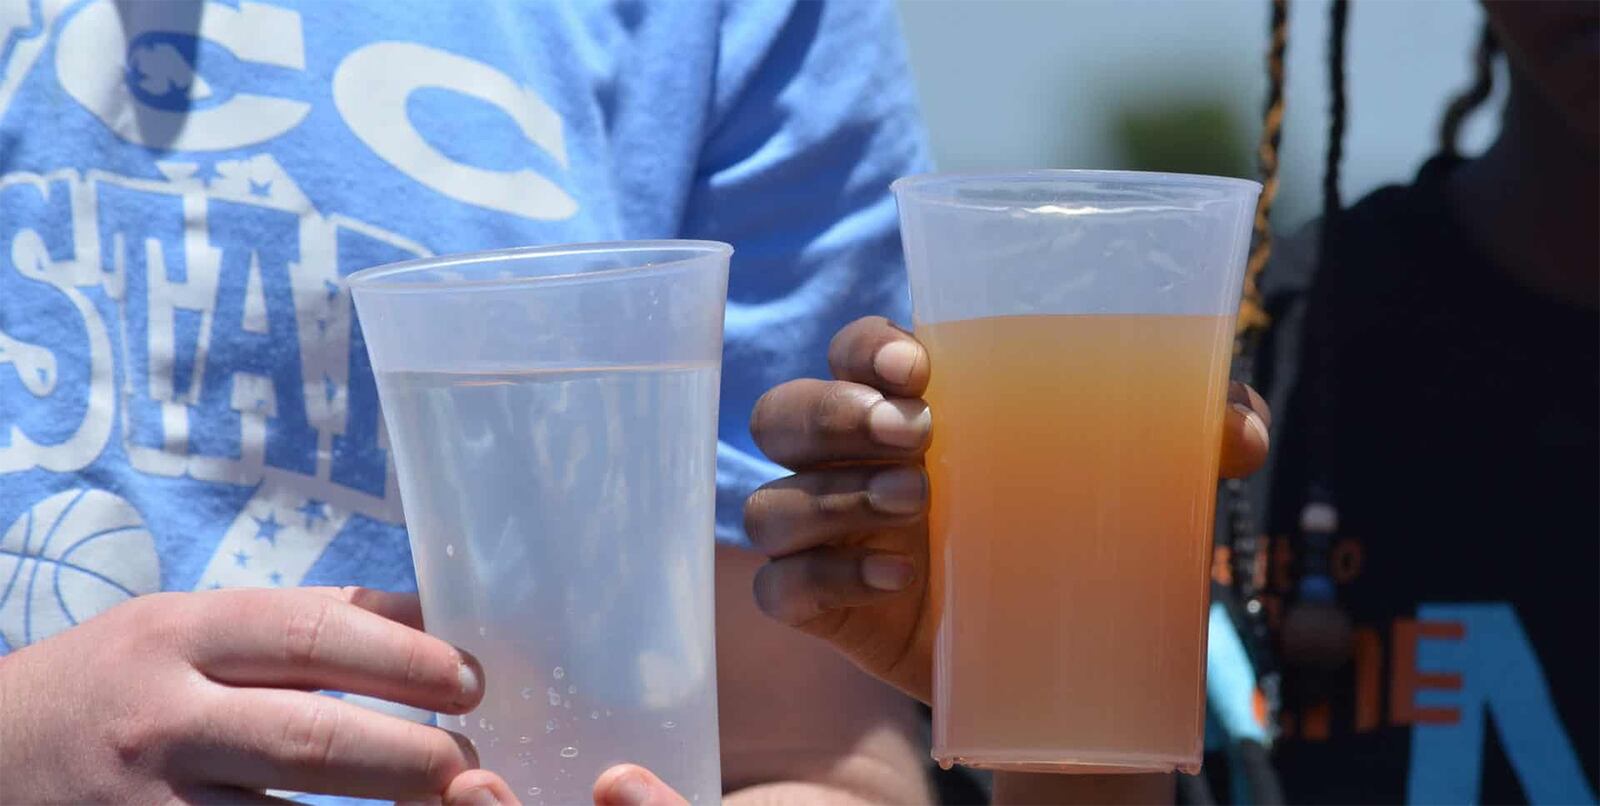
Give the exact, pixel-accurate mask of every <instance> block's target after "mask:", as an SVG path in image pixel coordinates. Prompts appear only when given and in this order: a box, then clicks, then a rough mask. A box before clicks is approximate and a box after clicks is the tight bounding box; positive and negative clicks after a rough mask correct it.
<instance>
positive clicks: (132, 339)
mask: <svg viewBox="0 0 1600 806" xmlns="http://www.w3.org/2000/svg"><path fill="white" fill-rule="evenodd" d="M69 5H70V7H71V9H72V11H71V16H70V17H67V18H64V19H63V18H62V13H63V10H64V9H66V8H68V6H69ZM185 37H189V38H191V39H194V38H197V39H198V40H202V41H200V42H199V43H198V44H193V45H188V44H184V43H185V42H186V41H189V40H186V39H185ZM52 38H54V39H55V42H54V47H55V51H56V52H55V54H54V57H53V58H51V57H50V56H49V54H45V56H44V57H43V58H41V55H40V54H41V53H42V52H43V51H45V50H46V49H47V48H48V47H50V46H51V39H52ZM200 47H204V48H222V49H224V50H226V51H228V53H229V54H230V58H231V59H233V60H235V61H236V62H237V63H238V64H239V65H240V66H241V67H242V68H243V72H242V73H241V72H239V71H237V70H235V71H234V72H233V73H231V74H230V73H228V72H227V71H223V72H221V73H218V74H208V75H210V78H211V79H212V80H209V81H208V77H207V76H205V75H202V74H203V73H205V72H206V70H205V67H206V64H207V62H206V61H205V60H203V59H202V60H200V61H198V62H197V61H196V59H197V56H196V54H197V52H198V51H196V50H195V48H200ZM337 55H338V54H335V56H337ZM0 59H3V61H0V113H3V112H4V111H5V109H6V105H7V104H9V103H12V102H13V100H14V98H15V93H16V92H17V90H18V88H19V87H20V86H21V85H22V84H23V83H24V81H25V79H26V78H27V76H28V74H29V72H30V70H31V72H32V73H33V75H34V76H35V77H36V78H44V77H48V76H41V75H40V74H41V73H45V72H46V71H49V70H51V69H52V68H53V70H54V76H53V77H50V78H53V79H54V80H51V81H34V82H29V83H28V86H29V87H30V88H33V89H30V90H29V92H30V93H32V92H35V91H36V90H37V91H43V92H46V93H49V95H47V97H46V98H45V100H46V101H47V102H50V103H63V102H65V100H66V98H67V97H70V98H71V99H72V100H73V101H76V102H77V103H78V104H79V105H81V106H82V107H84V109H86V110H87V111H88V112H90V113H92V114H93V115H94V117H95V118H97V119H98V120H100V121H101V122H103V123H104V124H105V125H106V126H107V127H109V129H110V131H111V132H114V133H115V134H116V136H117V137H119V138H121V139H122V140H124V141H127V142H129V143H135V144H141V145H151V146H155V147H159V148H160V149H162V150H163V151H164V152H165V156H164V157H157V158H155V159H156V161H154V162H151V161H148V160H150V159H151V157H150V156H149V152H144V151H136V150H134V149H132V148H127V149H120V150H116V151H115V153H114V158H112V157H107V158H106V160H105V161H104V162H103V163H102V162H101V161H100V155H103V154H105V150H104V149H105V146H103V145H102V146H99V147H98V149H97V148H88V147H85V148H80V149H79V150H78V152H77V153H80V154H82V155H83V157H82V158H83V159H86V160H91V162H89V163H88V164H87V165H86V166H85V167H82V168H77V169H74V168H66V169H61V170H54V171H51V172H49V173H31V172H27V171H22V170H16V169H15V168H13V169H12V172H11V173H7V174H4V175H0V211H3V215H0V474H6V473H22V472H25V471H46V472H51V473H76V472H81V471H87V472H88V473H87V474H86V475H84V476H81V477H79V478H78V479H76V480H74V481H73V482H72V483H73V484H74V489H73V490H71V491H69V492H68V493H55V492H54V491H55V490H59V489H61V487H60V486H59V485H57V486H53V487H50V492H49V493H40V494H39V495H41V496H43V500H39V501H31V502H27V503H28V504H29V505H31V509H30V510H27V511H24V512H22V513H20V514H18V515H16V516H14V517H15V519H14V521H13V523H11V524H10V527H9V529H10V531H8V532H6V533H5V534H6V537H5V542H4V543H0V560H3V562H0V591H4V594H3V595H0V638H3V639H4V642H5V645H4V646H0V652H3V651H5V650H6V649H17V648H20V647H21V646H23V645H26V644H28V643H31V642H32V641H36V640H38V639H39V638H40V637H41V636H42V635H44V634H47V633H48V632H50V631H54V630H57V629H61V628H62V627H64V626H70V625H71V624H72V623H76V622H77V621H81V620H83V619H84V618H87V617H89V616H91V615H93V614H94V613H96V612H99V610H102V609H104V608H105V607H109V606H111V605H113V604H115V603H116V602H118V601H121V599H123V598H127V596H130V595H137V594H142V593H148V592H151V591H154V590H157V589H159V588H160V587H161V585H162V582H163V580H162V579H161V573H160V572H161V569H160V568H159V566H158V561H157V554H156V551H155V543H154V542H153V540H152V539H151V531H154V532H155V533H156V534H159V535H160V536H161V537H163V538H165V539H168V540H177V541H180V542H181V541H184V540H188V539H191V538H190V536H188V535H167V534H165V533H163V532H161V531H160V530H161V529H162V528H164V527H163V523H162V516H163V512H161V511H160V510H158V509H157V508H156V507H155V506H153V505H152V504H145V503H144V502H142V501H141V504H142V505H143V506H144V507H145V510H146V511H145V513H144V516H145V518H148V519H149V525H148V529H149V530H150V531H146V526H145V518H141V517H140V514H139V513H138V512H135V511H134V510H133V509H132V507H131V506H130V505H129V504H128V503H127V502H125V501H123V500H122V499H121V498H119V497H117V496H116V495H114V494H112V493H111V492H108V491H104V490H93V489H88V488H86V487H84V486H83V485H84V484H85V483H86V482H87V481H88V480H89V479H90V478H95V479H99V478H112V479H116V480H117V481H118V482H120V483H125V484H126V483H131V484H133V485H135V486H134V489H137V488H138V485H140V484H142V483H143V482H141V481H140V480H139V479H138V477H136V476H132V475H131V474H128V473H127V471H128V470H129V469H132V470H134V471H137V472H138V473H141V474H146V475H147V476H154V477H161V478H167V479H194V480H199V481H203V482H216V483H221V484H226V485H230V486H233V487H235V488H238V487H245V488H248V489H251V490H252V492H251V497H250V499H249V501H248V503H246V504H245V505H244V506H243V508H242V510H241V511H239V512H237V513H228V514H227V515H225V516H224V517H225V518H231V522H229V523H227V524H220V523H219V524H216V525H215V527H213V530H212V531H210V532H209V533H208V534H207V535H205V536H203V537H202V536H198V535H197V536H194V538H193V539H205V540H210V539H213V538H216V537H217V535H218V534H219V533H220V539H218V540H217V544H216V546H215V547H214V548H211V549H210V551H211V556H210V558H209V559H206V560H204V562H203V569H201V570H200V571H199V577H198V581H197V582H195V583H194V584H195V585H196V586H197V587H202V588H206V587H212V586H214V585H215V586H234V585H256V586H274V585H281V586H292V585H296V584H299V583H301V582H302V581H303V580H304V579H305V576H306V574H307V573H308V572H309V571H310V570H311V569H312V568H313V567H314V566H315V565H316V563H317V562H318V560H319V559H321V558H322V555H323V554H324V552H325V551H326V549H327V547H328V546H329V545H330V543H331V541H333V540H334V538H335V537H336V536H337V535H338V533H339V532H340V530H341V529H342V528H343V527H345V526H346V525H348V524H349V522H350V520H351V519H352V518H355V517H364V518H367V519H372V520H376V521H379V522H381V523H388V524H398V523H400V522H401V521H402V516H401V511H400V505H399V496H398V493H397V483H396V479H395V475H394V466H393V462H392V460H391V458H390V455H389V453H390V452H389V446H388V443H387V437H386V434H385V433H384V429H383V426H382V421H381V414H380V412H379V411H378V405H377V400H376V391H375V388H374V386H373V383H372V378H371V373H370V370H369V369H367V365H366V357H365V348H364V345H363V344H362V343H361V342H360V341H359V340H358V337H359V329H358V328H357V327H356V323H355V320H354V313H353V310H352V307H351V304H350V299H349V295H348V293H347V292H346V291H345V290H344V287H343V283H342V278H343V277H344V276H345V275H347V274H349V273H350V272H351V271H353V270H355V269H358V268H364V267H366V266H369V265H376V264H378V263H386V262H391V261H395V260H403V259H408V258H414V257H422V256H427V255H429V254H431V252H430V250H428V249H427V248H425V247H424V246H422V245H421V244H420V243H418V242H417V241H415V240H413V239H411V238H408V237H405V236H404V235H401V234H399V233H396V232H393V231H390V230H388V229H386V228H384V227H380V226H377V225H375V224H372V223H369V222H366V221H361V220H356V219H354V218H351V217H350V216H349V215H346V214H344V213H342V212H339V211H337V208H335V209H329V208H330V207H332V206H333V205H335V204H337V203H338V202H336V201H334V200H332V199H317V200H316V202H315V203H313V200H312V199H311V198H309V197H308V196H307V194H306V193H305V192H303V190H302V187H301V185H300V183H299V182H297V181H296V180H295V178H294V177H292V176H291V175H290V173H289V171H288V170H286V169H285V167H284V165H283V164H282V163H280V161H279V159H277V158H275V157H274V152H273V149H272V146H271V142H272V141H273V139H274V138H277V137H280V136H281V135H283V134H284V133H286V132H289V131H293V130H295V128H296V127H298V126H301V125H303V124H305V122H306V119H307V116H308V113H309V111H310V105H309V104H307V103H304V102H302V101H299V100H295V99H293V98H289V97H275V96H274V95H268V94H262V92H261V91H260V90H256V89H255V88H252V87H250V86H248V82H249V80H250V79H249V77H250V76H253V75H254V73H252V72H251V71H250V68H251V67H252V66H255V65H261V66H264V67H271V68H272V69H273V70H276V71H278V72H277V73H276V74H277V75H279V76H280V77H281V76H282V75H285V74H284V73H283V71H285V70H287V71H291V72H290V73H288V75H294V74H299V75H303V76H305V78H306V80H307V83H306V84H305V85H304V86H305V90H306V91H305V93H304V94H303V95H301V94H300V93H299V92H298V91H297V92H296V93H295V96H296V97H297V98H298V97H303V98H306V99H311V98H314V97H318V96H321V97H326V96H327V94H328V88H327V87H326V86H325V85H324V86H323V87H318V86H317V85H316V84H315V83H314V82H315V79H314V78H313V77H312V76H311V75H310V74H307V73H305V72H304V71H305V67H306V54H305V39H304V36H303V32H302V30H301V18H300V16H299V14H298V13H297V12H294V11H291V10H286V9H280V8H276V7H273V6H270V5H267V4H265V3H262V2H248V1H246V2H240V3H236V4H217V3H204V4H194V3H162V2H134V3H126V4H115V5H114V4H113V3H110V2H106V0H92V1H91V2H88V3H70V2H68V0H34V1H32V2H30V0H21V1H20V3H19V2H18V0H0ZM225 61H226V60H219V61H218V62H217V63H219V64H220V63H222V62H225ZM197 65H198V66H197ZM380 68H381V69H380ZM270 72H271V71H268V70H265V69H264V70H263V73H262V74H263V75H266V74H268V73H270ZM240 75H243V76H245V77H246V80H245V85H244V86H243V87H241V86H239V81H238V77H239V76H240ZM224 79H227V80H226V81H225V80H224ZM334 81H335V83H336V84H338V85H339V87H343V90H340V89H339V87H335V88H334V94H335V95H337V96H339V98H338V100H337V102H336V103H335V104H334V105H335V107H336V109H335V110H331V111H337V112H339V113H341V114H343V115H345V116H346V121H345V122H346V123H347V124H348V126H349V128H350V130H351V131H353V132H356V133H357V136H358V137H359V138H360V140H361V142H362V143H363V144H365V145H366V146H367V147H369V148H372V149H373V150H374V152H375V153H377V154H378V156H380V157H382V158H383V159H384V160H386V161H388V162H389V163H390V164H392V165H394V166H395V168H396V169H398V170H399V171H400V172H403V173H405V174H406V175H407V176H409V177H411V178H412V179H415V180H417V181H418V182H420V183H421V184H422V185H424V186H426V187H427V188H431V189H432V190H433V191H436V192H438V193H441V194H443V195H444V196H446V197H449V198H451V199H456V200H459V201H463V202H467V203H469V204H474V205H478V206H479V207H482V208H487V209H489V210H495V211H501V212H505V213H509V214H512V215H516V216H521V217H523V218H527V219H535V220H555V219H560V218H565V217H569V216H572V215H574V214H576V211H577V204H576V202H575V201H574V200H573V198H572V197H571V196H569V195H568V194H567V193H566V192H565V191H564V190H562V188H560V187H559V186H557V185H556V184H555V183H554V182H552V181H551V180H550V179H548V178H546V177H544V176H540V175H538V174H536V173H533V172H531V171H528V170H518V171H492V170H485V169H480V168H475V167H472V166H467V165H464V164H461V163H457V162H455V161H454V160H452V159H450V158H448V157H446V156H445V155H444V154H443V153H442V152H440V151H439V150H438V149H437V148H435V147H434V146H433V145H432V144H430V143H429V142H427V141H426V139H425V138H423V137H422V135H421V134H420V133H419V132H418V131H417V129H416V128H415V127H414V126H413V125H412V124H411V122H410V121H409V119H408V117H407V112H406V104H407V102H408V98H409V97H410V96H411V94H412V93H413V92H414V91H416V90H418V89H421V88H438V89H444V90H447V91H450V92H454V93H458V94H463V95H467V96H470V97H472V98H475V99H477V100H480V101H483V102H486V103H489V104H491V105H493V106H495V107H496V108H498V109H500V110H501V111H503V112H505V113H506V114H507V115H508V116H509V117H510V118H511V119H512V120H513V121H515V122H516V124H517V126H518V127H519V128H520V130H521V132H522V134H523V136H525V137H526V138H527V139H528V141H529V142H530V143H532V144H534V145H536V146H538V147H539V148H541V149H543V150H544V151H546V152H548V153H549V154H550V155H551V157H552V158H553V160H554V161H555V162H556V164H558V165H561V166H565V165H566V164H567V162H566V161H567V153H566V145H565V141H564V139H563V133H562V126H563V123H562V120H561V118H560V116H559V115H558V114H557V113H556V112H555V111H554V110H553V109H552V108H551V107H550V106H549V105H548V104H547V103H546V102H545V101H544V100H543V99H542V98H541V97H540V96H539V95H537V94H536V93H535V92H534V91H533V90H532V89H530V88H528V87H525V86H522V85H520V84H518V83H517V82H515V81H513V80H512V79H511V78H510V77H508V76H507V75H506V74H505V73H503V72H501V71H500V70H498V69H496V68H494V67H491V66H489V65H487V64H484V63H482V62H478V61H475V60H472V59H467V58H464V57H461V56H455V55H452V54H449V53H446V52H444V51H440V50H436V49H434V48H430V47H426V46H423V45H416V44H408V43H399V42H383V43H378V44H377V45H373V46H369V47H365V48H357V49H356V50H355V51H353V52H352V53H350V54H349V55H348V56H345V58H344V63H343V64H341V65H340V66H339V67H338V68H337V71H336V78H335V79H334ZM368 83H370V84H371V86H370V88H369V89H367V90H365V91H364V92H356V93H354V94H353V95H352V92H351V90H352V88H357V89H361V88H363V87H364V86H365V85H367V84H368ZM58 84H59V89H58V88H57V85H58ZM273 86H275V87H283V86H286V85H285V84H284V83H283V82H282V81H281V80H280V81H279V82H278V83H277V84H275V85H273ZM41 87H42V88H43V89H39V88H41ZM246 90H254V91H253V92H252V91H246ZM60 91H64V92H65V95H61V94H60ZM279 91H280V92H281V90H279ZM26 100H27V101H29V102H34V101H37V100H39V99H35V98H33V97H32V96H31V95H29V96H27V98H26ZM385 104H387V105H388V106H385ZM13 117H15V115H13ZM28 131H29V132H30V133H31V130H28ZM61 136H62V137H68V138H88V139H87V140H85V141H84V142H85V143H90V142H93V140H94V139H95V138H104V137H105V134H104V131H102V130H98V129H97V130H96V131H95V132H93V133H85V132H80V131H64V132H62V134H61ZM348 143H349V141H348V140H346V141H345V145H344V147H349V146H348ZM357 147H358V148H359V147H360V146H357ZM237 148H245V149H248V150H247V151H246V152H245V153H244V154H242V155H240V154H229V155H227V158H225V159H218V158H216V157H213V156H211V155H208V154H207V153H205V152H207V151H211V150H217V149H237ZM183 152H187V153H183ZM123 163H126V164H128V165H129V166H130V167H129V168H127V169H121V170H115V171H113V170H107V169H102V168H98V167H93V166H95V165H99V164H104V165H108V166H109V165H120V164H123ZM4 164H6V163H5V162H4V161H3V160H0V165H4ZM480 215H481V214H480ZM8 316H14V318H7V317H8ZM124 457H125V458H124ZM124 462H125V464H124ZM102 470H104V471H107V472H108V473H109V475H105V476H102V475H96V474H99V473H100V471H102ZM37 478H38V477H35V479H37ZM25 483H32V482H25ZM5 484H6V481H5V477H4V475H0V490H3V489H4V487H5ZM47 486H48V485H47ZM12 489H17V488H12ZM188 489H193V488H192V487H191V488H188ZM157 494H158V495H170V493H166V492H160V493H157ZM14 495H15V493H14ZM62 496H69V497H68V498H62ZM74 496H75V497H74ZM0 500H4V497H3V496H0ZM134 500H140V499H139V498H137V497H134ZM217 500H220V499H216V498H213V497H211V496H209V495H208V496H206V499H205V501H206V503H214V502H216V501H217ZM72 501H76V503H73V504H72V505H71V507H70V509H69V508H68V504H69V503H71V502H72ZM164 503H165V505H166V506H167V507H171V506H172V505H174V504H175V503H177V502H173V501H165V502H164ZM8 517H12V516H10V515H9V514H8ZM56 521H59V522H60V523H59V524H57V526H56V527H52V526H51V524H52V523H55V522H56ZM0 526H5V524H3V523H0ZM52 528H55V531H54V532H51V531H50V530H51V529H52ZM103 529H116V530H120V531H116V532H111V533H106V534H98V533H97V532H98V531H99V530H103ZM40 530H43V531H40ZM47 533H48V534H52V535H55V536H51V537H48V538H47V537H46V536H45V535H46V534H47ZM91 537H92V540H91V539H90V538H91ZM74 541H77V542H74ZM84 541H87V543H86V544H85V545H84V546H82V547H78V543H79V542H84ZM208 548H209V547H208ZM69 554H70V556H68V555H69ZM199 559H201V558H193V557H192V555H191V557H190V559H186V560H185V563H188V562H192V561H195V560H199ZM24 566H27V567H26V568H24ZM188 567H190V568H195V566H188ZM19 569H20V570H19ZM30 569H41V570H39V571H38V572H37V573H35V572H34V571H33V570H30ZM169 570H170V569H169ZM181 573H182V575H183V578H184V579H185V580H187V579H189V578H190V577H188V572H181ZM13 577H15V578H16V579H19V580H23V581H22V582H18V583H17V584H18V585H22V586H23V587H21V588H14V587H12V588H7V587H3V586H6V585H7V584H8V582H10V581H11V579H12V578H13ZM29 579H36V580H37V582H36V583H35V584H34V587H32V588H29V587H27V585H28V582H27V580H29ZM166 584H167V585H168V586H171V585H172V584H173V582H172V580H171V579H167V580H166ZM30 591H31V592H30ZM40 597H44V598H40ZM19 608H20V609H19Z"/></svg>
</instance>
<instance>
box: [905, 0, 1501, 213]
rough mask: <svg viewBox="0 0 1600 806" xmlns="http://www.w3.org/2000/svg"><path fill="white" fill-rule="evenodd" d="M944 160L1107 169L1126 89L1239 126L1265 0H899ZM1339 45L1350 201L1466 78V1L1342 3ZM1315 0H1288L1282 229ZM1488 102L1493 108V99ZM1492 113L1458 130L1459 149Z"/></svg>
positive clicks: (1488, 125)
mask: <svg viewBox="0 0 1600 806" xmlns="http://www.w3.org/2000/svg"><path fill="white" fill-rule="evenodd" d="M899 3H900V10H901V17H902V19H903V21H904V26H905V33H906V38H907V40H908V42H909V46H910V50H911V62H912V70H913V72H914V73H915V74H916V78H917V83H918V89H919V92H920V94H921V97H922V104H923V111H924V113H925V115H926V117H927V121H928V127H929V130H930V133H931V136H932V139H933V147H934V153H935V156H936V157H937V159H938V161H939V166H940V168H942V169H945V170H970V169H999V168H1018V167H1066V168H1095V167H1112V166H1114V164H1115V162H1116V160H1117V153H1116V151H1115V149H1114V147H1113V145H1112V143H1111V141H1110V127H1109V126H1108V125H1107V121H1108V120H1110V119H1111V117H1112V115H1113V114H1114V113H1115V111H1116V110H1117V109H1118V107H1119V104H1120V103H1121V101H1122V100H1123V99H1124V98H1126V97H1129V96H1131V97H1134V98H1139V97H1147V96H1149V95H1151V94H1155V95H1157V97H1160V93H1170V94H1171V95H1172V96H1175V97H1185V96H1187V97H1199V98H1206V99H1218V100H1221V101H1223V102H1224V103H1226V104H1227V105H1228V106H1229V107H1230V108H1232V109H1235V110H1237V114H1238V115H1239V117H1240V118H1241V119H1242V120H1244V121H1245V122H1247V123H1248V125H1249V128H1248V129H1247V130H1246V134H1247V136H1248V138H1249V140H1250V144H1251V145H1252V147H1253V144H1254V142H1255V137H1256V136H1257V135H1258V133H1259V123H1258V122H1257V120H1258V118H1259V115H1260V107H1261V103H1262V100H1263V98H1264V92H1265V76H1264V71H1265V67H1264V63H1263V59H1264V54H1265V48H1266V42H1267V34H1266V30H1267V13H1268V3H1267V0H899ZM1350 7H1351V11H1350V30H1349V34H1350V38H1349V49H1348V52H1347V65H1348V79H1349V85H1348V91H1349V96H1348V97H1349V110H1350V115H1349V128H1348V133H1347V137H1346V140H1345V149H1346V152H1345V153H1346V155H1347V158H1346V162H1345V169H1344V181H1343V190H1344V193H1345V199H1346V201H1347V202H1349V201H1353V200H1354V199H1355V198H1357V197H1358V196H1360V195H1362V194H1365V193H1366V192H1367V191H1368V190H1371V189H1372V188H1374V187H1376V186H1378V185H1380V184H1386V183H1390V182H1397V181H1405V180H1408V179H1409V178H1410V177H1411V176H1412V175H1413V174H1414V172H1415V170H1416V167H1417V166H1418V165H1419V164H1420V163H1421V162H1422V160H1423V159H1425V158H1426V157H1427V156H1429V155H1430V154H1431V153H1432V152H1433V149H1434V138H1435V136H1436V135H1435V132H1436V129H1437V126H1438V121H1439V116H1440V113H1441V111H1442V110H1443V108H1444V104H1445V101H1446V99H1447V98H1448V97H1449V96H1450V95H1451V94H1453V93H1454V92H1456V91H1457V90H1459V89H1460V88H1461V87H1463V86H1465V85H1466V84H1467V83H1468V82H1469V81H1470V79H1471V54H1472V49H1473V45H1474V43H1475V42H1476V39H1477V32H1478V26H1479V25H1480V22H1481V20H1482V12H1481V11H1480V10H1479V8H1478V6H1477V4H1476V3H1475V2H1473V0H1355V1H1354V2H1352V3H1351V4H1350ZM1327 16H1328V0H1291V2H1290V33H1289V57H1288V65H1287V72H1288V93H1287V97H1288V114H1287V120H1286V124H1285V127H1284V147H1283V166H1284V171H1283V183H1284V184H1283V191H1282V195H1281V196H1280V202H1279V204H1280V207H1279V209H1280V211H1281V212H1282V213H1283V214H1284V215H1283V216H1282V217H1280V218H1279V223H1280V226H1283V225H1293V224H1295V223H1297V222H1298V221H1300V220H1303V219H1304V218H1306V217H1308V216H1310V215H1312V214H1314V213H1315V211H1316V206H1317V204H1318V202H1317V199H1318V197H1319V191H1318V187H1319V185H1320V182H1321V176H1322V167H1321V166H1322V154H1323V149H1324V147H1325V144H1326V134H1327V106H1328V96H1327V92H1326V87H1327V68H1326V64H1327V62H1326V59H1327ZM1491 104H1492V106H1491V107H1489V109H1492V110H1498V107H1499V102H1498V99H1495V100H1493V101H1491ZM1495 118H1496V115H1495V114H1493V113H1488V114H1479V115H1478V116H1477V117H1476V118H1475V119H1473V120H1472V121H1471V122H1470V124H1469V126H1468V127H1467V129H1466V131H1465V136H1464V138H1463V139H1464V143H1463V148H1464V150H1467V151H1468V152H1469V153H1470V152H1471V151H1474V150H1476V149H1477V148H1479V147H1481V146H1482V145H1484V144H1486V143H1487V142H1488V140H1489V139H1490V138H1491V137H1492V136H1493V133H1494V130H1495V127H1496V122H1495Z"/></svg>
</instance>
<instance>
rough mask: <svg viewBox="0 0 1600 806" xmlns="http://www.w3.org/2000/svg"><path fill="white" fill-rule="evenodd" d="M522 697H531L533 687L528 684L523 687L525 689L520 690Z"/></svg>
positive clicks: (529, 698) (528, 698) (525, 698)
mask: <svg viewBox="0 0 1600 806" xmlns="http://www.w3.org/2000/svg"><path fill="white" fill-rule="evenodd" d="M522 699H524V700H531V699H533V687H532V686H529V687H528V688H525V689H523V690H522Z"/></svg>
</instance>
